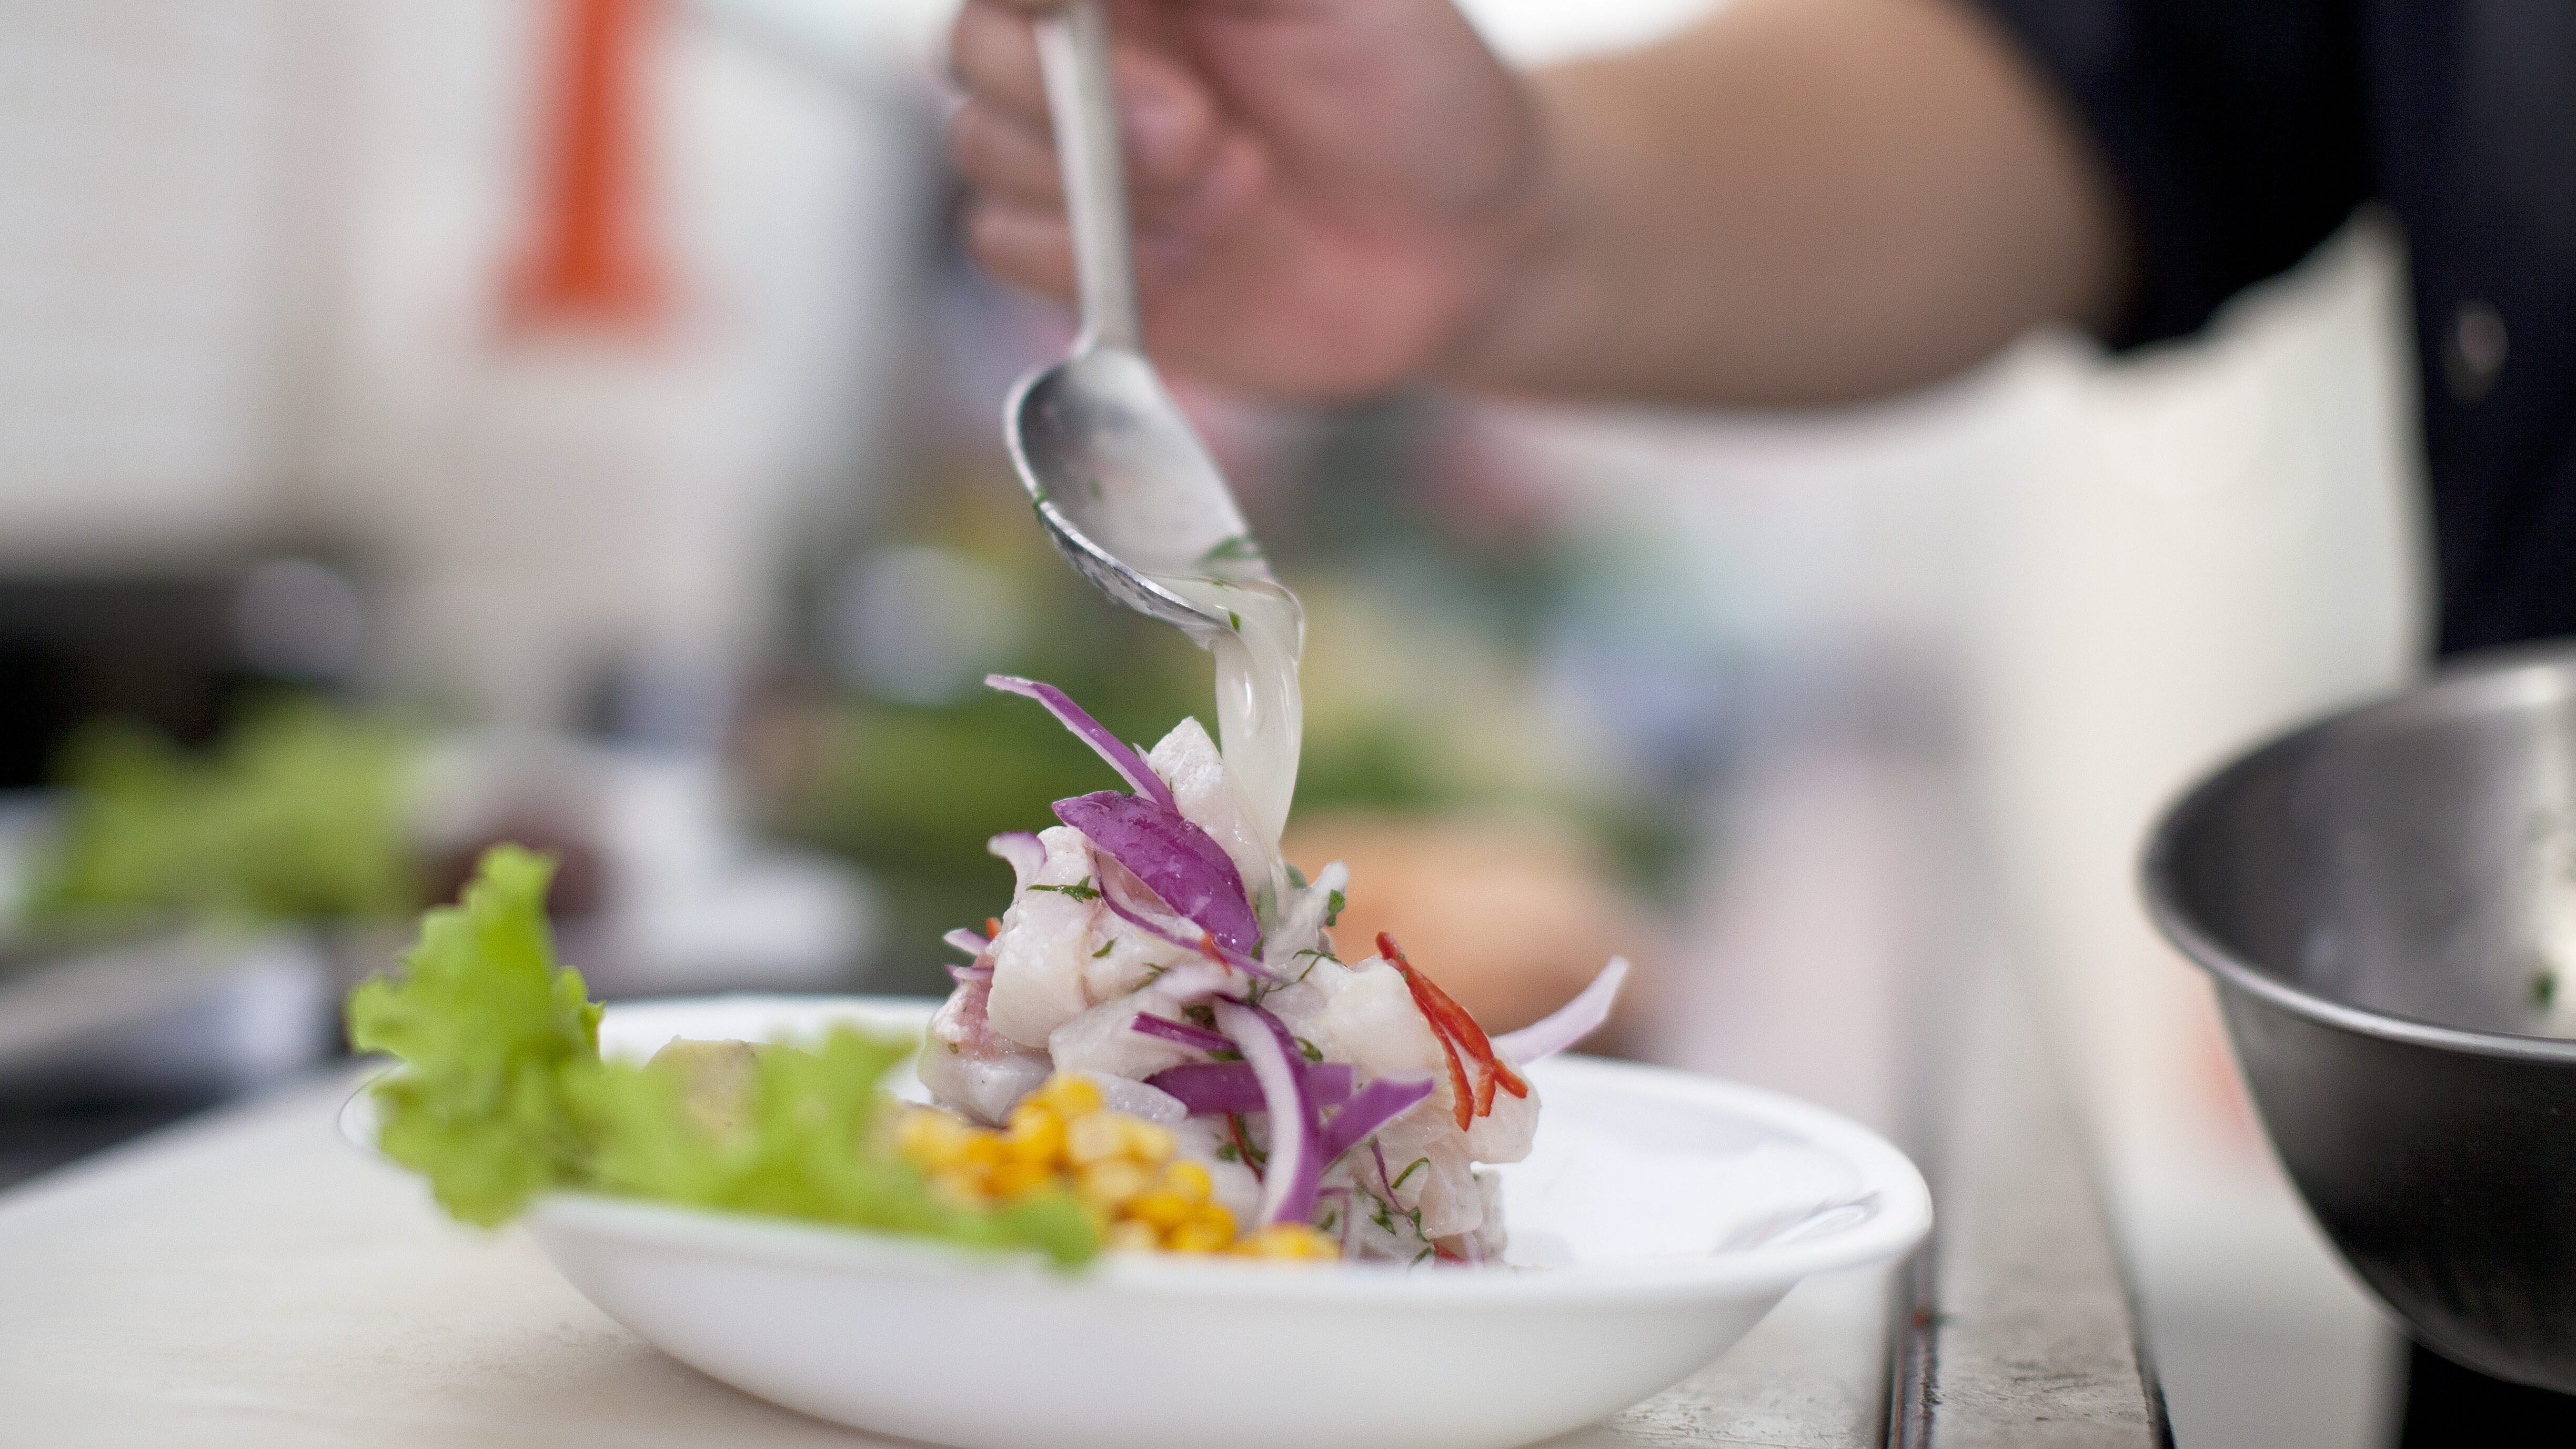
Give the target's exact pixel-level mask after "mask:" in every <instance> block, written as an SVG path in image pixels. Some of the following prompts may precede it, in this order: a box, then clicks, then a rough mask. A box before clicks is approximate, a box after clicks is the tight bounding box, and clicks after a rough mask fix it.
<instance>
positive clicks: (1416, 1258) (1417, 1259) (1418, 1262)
mask: <svg viewBox="0 0 2576 1449" xmlns="http://www.w3.org/2000/svg"><path fill="white" fill-rule="evenodd" d="M1436 1251H1438V1250H1437V1249H1434V1248H1425V1249H1423V1250H1422V1251H1421V1252H1419V1253H1416V1254H1414V1255H1413V1261H1412V1262H1410V1263H1407V1264H1405V1265H1404V1266H1406V1267H1408V1268H1419V1267H1421V1266H1422V1260H1423V1259H1425V1258H1428V1257H1430V1256H1431V1255H1432V1254H1433V1253H1434V1252H1436Z"/></svg>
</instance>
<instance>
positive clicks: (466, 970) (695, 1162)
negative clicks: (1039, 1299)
mask: <svg viewBox="0 0 2576 1449" xmlns="http://www.w3.org/2000/svg"><path fill="white" fill-rule="evenodd" d="M553 873H554V865H553V862H552V861H550V860H548V859H547V858H545V857H543V856H540V855H535V854H532V853H530V852H528V851H526V850H522V849H520V848H519V847H517V846H510V845H502V846H495V847H494V848H493V849H492V850H491V851H490V852H489V853H487V854H486V855H485V856H484V857H483V861H482V865H481V869H480V872H479V874H478V875H477V877H476V879H475V881H474V883H473V884H472V885H470V886H468V887H467V888H466V891H465V898H464V901H463V903H462V904H461V905H458V906H455V907H450V908H446V909H442V910H435V911H431V912H429V913H428V915H426V916H425V917H423V919H422V922H421V935H420V943H419V944H418V945H417V946H415V947H413V949H412V951H411V953H410V954H409V955H408V956H407V957H406V958H405V965H406V967H407V974H406V975H405V976H404V977H403V978H402V979H399V980H395V979H388V978H382V977H380V978H377V979H375V980H372V981H368V982H366V983H364V984H363V985H361V986H360V987H359V988H358V989H357V990H356V991H355V992H353V993H351V995H350V997H349V1007H348V1015H349V1038H350V1040H351V1041H352V1042H354V1043H355V1044H356V1045H357V1046H358V1047H359V1048H360V1049H361V1050H364V1051H382V1052H390V1053H392V1054H393V1055H395V1056H398V1057H400V1058H402V1059H403V1061H404V1062H405V1063H406V1064H407V1070H404V1071H401V1072H397V1073H394V1074H393V1075H391V1076H388V1077H387V1078H385V1079H384V1080H383V1081H382V1082H380V1083H379V1084H378V1085H377V1086H376V1088H375V1096H376V1106H377V1117H378V1121H379V1123H380V1124H381V1125H380V1127H379V1130H378V1138H377V1140H378V1143H379V1145H380V1146H381V1147H382V1148H383V1150H384V1152H385V1153H386V1155H388V1156H390V1157H392V1158H393V1159H394V1160H395V1161H397V1162H400V1163H402V1164H403V1165H405V1166H407V1167H409V1168H411V1169H413V1170H414V1171H416V1172H419V1173H420V1174H421V1175H422V1176H424V1177H426V1178H428V1179H429V1182H430V1186H431V1189H432V1190H433V1192H435V1194H436V1195H437V1198H438V1201H439V1202H440V1204H441V1205H442V1206H444V1207H445V1208H446V1209H447V1210H448V1212H449V1213H451V1214H453V1215H454V1216H456V1217H458V1218H461V1219H463V1220H464V1221H466V1222H470V1223H478V1224H482V1225H485V1226H492V1225H497V1224H499V1223H502V1222H506V1221H508V1220H509V1219H510V1218H512V1217H514V1216H516V1215H517V1214H518V1213H519V1212H520V1211H522V1210H523V1209H525V1208H526V1206H527V1205H528V1203H529V1201H530V1200H531V1199H533V1198H534V1197H536V1196H537V1195H538V1194H539V1193H542V1192H545V1191H548V1190H550V1189H554V1188H580V1189H587V1190H591V1191H599V1192H609V1193H617V1194H621V1195H625V1196H631V1197H640V1198H650V1199H654V1200H657V1201H663V1202H673V1203H681V1204H685V1205H688V1206H692V1207H701V1208H712V1209H718V1210H723V1211H730V1212H743V1213H756V1214H761V1215H765V1216H772V1217H787V1218H798V1219H802V1220H805V1221H808V1222H821V1223H836V1224H842V1225H846V1226H851V1227H860V1228H872V1229H878V1230H882V1231H886V1232H896V1233H907V1234H913V1235H918V1236H925V1237H935V1238H942V1239H946V1240H948V1241H951V1242H956V1243H961V1244H965V1245H968V1246H974V1247H986V1248H1035V1249H1037V1250H1039V1251H1041V1252H1044V1253H1046V1254H1047V1255H1048V1256H1050V1257H1052V1258H1054V1259H1055V1260H1056V1261H1057V1262H1059V1263H1063V1264H1068V1265H1070V1264H1076V1263H1081V1262H1083V1261H1086V1260H1087V1259H1089V1258H1090V1257H1091V1255H1092V1254H1093V1253H1095V1252H1096V1251H1098V1248H1099V1233H1098V1230H1097V1228H1096V1227H1095V1226H1094V1225H1093V1223H1092V1221H1091V1218H1090V1216H1089V1214H1088V1213H1087V1212H1085V1211H1084V1209H1083V1208H1082V1206H1081V1205H1080V1204H1079V1203H1077V1202H1075V1201H1074V1200H1073V1199H1072V1198H1071V1197H1069V1196H1065V1195H1062V1194H1046V1195H1040V1196H1036V1197H1032V1198H1028V1199H1023V1200H1021V1201H1018V1202H1014V1203H1011V1204H1008V1205H1005V1206H1001V1207H996V1208H991V1209H984V1208H975V1207H967V1206H962V1205H959V1204H956V1203H952V1202H949V1201H947V1200H945V1199H942V1198H941V1197H939V1196H938V1195H936V1194H934V1193H933V1192H932V1191H931V1190H930V1187H929V1184H928V1183H927V1182H926V1181H925V1180H924V1179H923V1177H922V1174H921V1173H920V1171H919V1170H918V1169H916V1168H914V1167H913V1166H912V1165H911V1164H910V1163H908V1162H906V1161H904V1160H903V1159H902V1158H900V1157H898V1156H896V1155H895V1154H894V1153H893V1152H892V1151H891V1150H889V1149H888V1147H887V1145H886V1143H887V1139H888V1137H889V1135H890V1131H889V1129H890V1126H891V1123H890V1121H889V1119H890V1116H891V1114H892V1112H893V1111H894V1110H896V1109H895V1106H894V1101H893V1098H892V1097H890V1096H889V1095H888V1094H887V1093H886V1092H885V1090H884V1087H883V1083H884V1080H885V1076H886V1074H887V1073H888V1072H890V1071H892V1070H893V1069H894V1068H895V1067H896V1066H898V1065H900V1064H901V1063H902V1062H903V1060H904V1059H905V1058H906V1057H908V1056H910V1055H911V1054H912V1053H913V1051H914V1050H915V1048H916V1046H917V1045H918V1044H917V1043H916V1042H914V1041H913V1040H911V1039H909V1038H907V1037H900V1036H887V1035H881V1034H877V1033H870V1032H864V1031H858V1030H854V1029H851V1028H847V1027H843V1028H836V1029H835V1030H833V1031H832V1032H831V1033H829V1034H828V1035H826V1036H825V1037H824V1038H823V1039H822V1040H821V1041H820V1042H817V1043H815V1044H814V1045H813V1046H812V1048H811V1049H803V1048H797V1047H785V1046H762V1047H759V1048H758V1049H757V1052H756V1056H755V1058H754V1070H753V1073H752V1079H751V1083H750V1087H749V1090H750V1094H751V1095H750V1101H749V1104H748V1106H749V1110H748V1111H747V1112H746V1113H744V1114H742V1116H741V1125H740V1126H739V1127H735V1128H731V1129H726V1128H722V1127H718V1126H715V1125H711V1124H710V1122H709V1121H708V1120H707V1118H706V1116H705V1115H704V1113H703V1112H692V1111H691V1110H690V1107H689V1105H688V1102H687V1100H686V1092H685V1087H686V1085H687V1084H686V1083H685V1082H684V1081H683V1079H682V1076H681V1074H680V1072H679V1071H678V1070H677V1069H675V1068H674V1067H673V1066H672V1064H669V1063H661V1064H652V1065H645V1066H635V1065H632V1064H628V1063H620V1062H603V1061H602V1060H601V1059H600V1056H599V1013H600V1008H599V1007H598V1006H597V1005H595V1004H593V1003H592V1002H591V1001H590V1000H589V999H588V995H587V993H586V991H585V990H584V987H583V984H582V979H581V976H580V973H578V972H575V971H572V970H569V969H565V968H562V967H559V966H557V964H556V961H555V953H554V939H553V935H552V932H551V931H550V930H549V928H548V927H547V924H546V915H545V899H546V886H547V883H548V881H549V880H550V879H551V878H552V876H553Z"/></svg>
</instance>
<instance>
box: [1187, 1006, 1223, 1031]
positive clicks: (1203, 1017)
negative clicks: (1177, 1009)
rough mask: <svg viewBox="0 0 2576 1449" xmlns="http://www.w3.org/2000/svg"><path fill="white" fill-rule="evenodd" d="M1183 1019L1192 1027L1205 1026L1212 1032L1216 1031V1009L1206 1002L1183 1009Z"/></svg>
mask: <svg viewBox="0 0 2576 1449" xmlns="http://www.w3.org/2000/svg"><path fill="white" fill-rule="evenodd" d="M1181 1018H1182V1019H1183V1020H1184V1021H1187V1022H1188V1023H1189V1024H1190V1025H1192V1026H1203V1027H1206V1028H1207V1029H1208V1030H1210V1031H1214V1030H1216V1008H1215V1007H1213V1006H1210V1005H1208V1004H1207V1003H1206V1002H1204V1001H1201V1002H1197V1003H1195V1004H1193V1005H1190V1006H1184V1007H1182V1008H1181Z"/></svg>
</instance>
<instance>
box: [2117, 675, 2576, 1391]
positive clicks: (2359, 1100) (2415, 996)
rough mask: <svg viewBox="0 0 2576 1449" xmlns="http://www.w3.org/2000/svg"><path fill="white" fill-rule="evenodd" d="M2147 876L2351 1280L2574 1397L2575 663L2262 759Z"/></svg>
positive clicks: (2157, 853) (2183, 827)
mask: <svg viewBox="0 0 2576 1449" xmlns="http://www.w3.org/2000/svg"><path fill="white" fill-rule="evenodd" d="M2145 876H2146V893H2147V900H2148V905H2149V908H2150V910H2151V911H2152V912H2153V914H2154V916H2155V918H2156V920H2157V923H2158V924H2159V925H2160V926H2162V927H2163V929H2164V931H2165V933H2166V934H2167V935H2168V936H2170V937H2171V938H2172V939H2173V941H2174V942H2175V944H2177V945H2179V946H2180V947H2181V948H2182V949H2183V950H2184V951H2185V952H2187V953H2189V955H2190V956H2191V957H2192V959H2193V960H2195V961H2197V962H2199V963H2200V964H2201V965H2202V966H2203V967H2205V968H2207V969H2208V971H2209V973H2210V974H2211V976H2213V977H2214V978H2216V980H2217V982H2218V996H2219V1004H2220V1006H2221V1008H2222V1009H2223V1011H2224V1013H2225V1015H2226V1020H2227V1030H2228V1034H2229V1036H2230V1038H2231V1039H2232V1040H2233V1042H2234V1044H2235V1049H2236V1059H2237V1062H2238V1065H2239V1066H2240V1067H2241V1068H2242V1070H2243V1071H2244V1074H2245V1079H2246V1082H2247V1084H2248V1085H2249V1086H2250V1087H2251V1088H2252V1090H2253V1095H2254V1101H2255V1105H2256V1107H2257V1109H2258V1110H2259V1111H2260V1112H2261V1114H2262V1118H2263V1123H2264V1126H2265V1128H2266V1129H2267V1130H2268V1131H2269V1132H2270V1134H2271V1138H2272V1145H2273V1147H2274V1148H2275V1149H2276V1150H2277V1151H2278V1152H2279V1153H2280V1155H2281V1160H2282V1162H2283V1163H2284V1164H2285V1165H2286V1166H2287V1167H2288V1169H2289V1172H2290V1176H2291V1178H2292V1179H2293V1180H2294V1181H2296V1182H2297V1184H2298V1188H2299V1191H2300V1193H2301V1194H2302V1195H2303V1196H2305V1198H2306V1199H2307V1203H2308V1206H2309V1208H2310V1209H2311V1210H2312V1211H2313V1212H2314V1213H2315V1214H2316V1216H2317V1219H2318V1221H2319V1222H2320V1223H2321V1224H2323V1226H2324V1228H2325V1230H2326V1232H2327V1234H2328V1235H2329V1236H2330V1237H2332V1238H2333V1239H2334V1242H2335V1244H2336V1246H2337V1247H2339V1248H2340V1249H2341V1250H2342V1251H2343V1254H2344V1257H2345V1258H2346V1259H2347V1260H2348V1261H2349V1262H2350V1263H2351V1264H2352V1266H2353V1268H2354V1270H2355V1271H2357V1272H2358V1273H2359V1274H2360V1275H2361V1277H2362V1278H2363V1279H2364V1280H2365V1281H2367V1282H2368V1283H2369V1284H2370V1286H2371V1287H2372V1288H2373V1289H2374V1290H2376V1291H2377V1292H2378V1294H2379V1295H2380V1297H2381V1298H2383V1299H2384V1300H2386V1301H2387V1303H2388V1305H2389V1306H2390V1307H2391V1308H2393V1309H2395V1310H2396V1311H2397V1313H2398V1314H2399V1315H2400V1316H2401V1317H2403V1318H2404V1319H2405V1320H2406V1321H2407V1323H2409V1324H2410V1325H2412V1326H2413V1328H2414V1330H2415V1332H2416V1334H2417V1335H2418V1336H2419V1337H2420V1338H2421V1339H2422V1340H2423V1341H2424V1342H2425V1343H2426V1344H2427V1345H2429V1346H2431V1347H2432V1348H2434V1349H2436V1350H2438V1351H2440V1352H2441V1353H2442V1354H2444V1355H2445V1356H2447V1357H2449V1358H2451V1359H2454V1360H2456V1361H2457V1362H2460V1363H2463V1364H2466V1365H2468V1366H2470V1367H2472V1368H2475V1369H2479V1370H2481V1371H2483V1372H2485V1373H2488V1374H2491V1375H2494V1376H2496V1377H2498V1378H2505V1379H2512V1380H2515V1381H2517V1382H2521V1383H2526V1384H2535V1385H2539V1386H2541V1387H2544V1388H2550V1389H2556V1390H2559V1391H2561V1392H2576V1040H2571V1039H2568V1038H2571V1037H2576V646H2570V645H2566V644H2557V645H2550V646H2544V647H2537V648H2526V649H2515V650H2509V651H2500V652H2497V653H2493V654H2488V655H2482V656H2478V657H2476V658H2473V659H2470V660H2467V661H2464V662H2462V663H2460V664H2457V665H2455V666H2453V667H2451V668H2448V669H2445V670H2443V671H2442V672H2440V673H2439V674H2437V675H2435V676H2433V677H2432V678H2431V679H2430V680H2428V681H2427V682H2425V683H2424V684H2422V685H2421V686H2419V687H2417V688H2414V689H2411V690H2409V691H2407V692H2406V693H2404V694H2401V695H2398V696H2396V697H2394V698H2390V699H2387V700H2383V701H2380V702H2378V703H2375V704H2369V705H2364V706H2362V707H2360V708H2357V709H2353V710H2349V711H2347V712H2345V713H2342V714H2339V715H2336V716H2333V717H2332V718H2329V719H2326V720H2324V721H2321V722H2319V723H2317V724H2313V725H2310V726H2307V727H2306V728H2304V729H2300V730H2298V731H2296V732H2294V733H2292V734H2289V735H2287V736H2284V737H2283V738H2281V739H2278V740H2275V741H2273V742H2272V743H2270V744H2267V745H2264V746H2263V747H2261V748H2259V749H2257V750H2255V751H2254V752H2253V753H2251V754H2248V755H2246V756H2244V757H2243V758H2241V759H2239V760H2237V761H2236V762H2234V763H2233V764H2230V765H2228V766H2227V767H2225V768H2224V769H2222V770H2220V771H2219V772H2218V773H2217V774H2215V775H2213V776H2211V777H2210V778H2209V779H2208V780H2207V781H2205V782H2204V783H2202V784H2201V785H2199V786H2198V787H2197V788H2195V789H2194V790H2192V791H2191V793H2190V794H2189V795H2187V796H2185V797H2184V798H2183V800H2182V801H2181V803H2180V804H2178V805H2176V806H2175V807H2173V809H2172V810H2171V811H2170V812H2169V813H2168V814H2167V815H2166V817H2165V819H2164V821H2163V822H2162V823H2161V824H2160V825H2159V826H2158V828H2157V830H2156V832H2155V835H2154V838H2153V840H2152V842H2151V844H2150V845H2149V848H2148V851H2147V858H2146V865H2145Z"/></svg>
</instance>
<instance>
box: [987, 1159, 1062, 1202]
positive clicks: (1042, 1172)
mask: <svg viewBox="0 0 2576 1449" xmlns="http://www.w3.org/2000/svg"><path fill="white" fill-rule="evenodd" d="M1055 1180H1056V1175H1055V1171H1054V1169H1052V1168H1050V1167H1048V1166H1047V1165H1046V1164H1045V1163H1043V1162H1005V1163H1003V1164H1002V1165H1001V1166H999V1167H996V1168H994V1169H993V1172H992V1175H991V1176H990V1177H987V1178H985V1179H984V1190H985V1191H986V1192H988V1193H991V1194H992V1195H993V1196H995V1197H1006V1198H1007V1197H1019V1196H1021V1195H1023V1194H1025V1193H1031V1192H1035V1191H1037V1190H1038V1189H1039V1188H1042V1187H1048V1186H1052V1185H1053V1184H1054V1183H1055Z"/></svg>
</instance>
